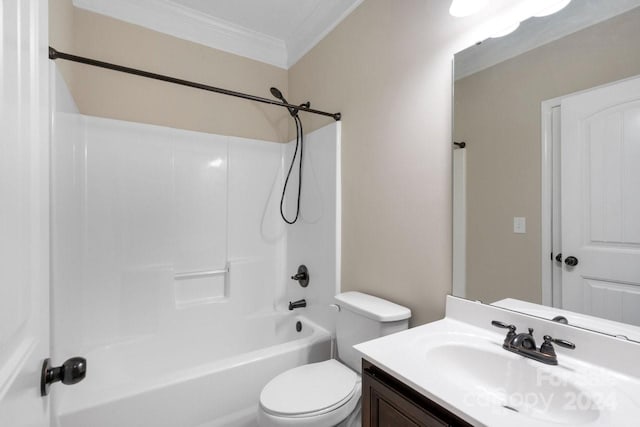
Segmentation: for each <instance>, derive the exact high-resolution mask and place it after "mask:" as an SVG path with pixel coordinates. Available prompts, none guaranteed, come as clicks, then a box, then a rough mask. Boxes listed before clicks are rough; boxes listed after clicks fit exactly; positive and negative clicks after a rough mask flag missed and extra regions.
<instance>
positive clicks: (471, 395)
mask: <svg viewBox="0 0 640 427" xmlns="http://www.w3.org/2000/svg"><path fill="white" fill-rule="evenodd" d="M497 323H500V325H498V326H500V327H496V324H497ZM503 324H507V325H509V326H510V327H512V328H513V329H517V332H516V333H517V334H518V335H520V336H526V337H527V339H530V340H531V342H530V344H531V345H532V346H534V347H533V349H534V350H535V351H538V350H542V349H540V347H541V346H542V345H546V344H548V342H547V343H546V344H543V337H545V336H549V337H554V338H556V340H555V341H562V343H564V342H565V341H566V342H571V343H575V349H570V348H566V347H564V346H561V345H554V351H553V354H554V355H555V356H557V359H556V360H553V362H556V363H557V365H555V364H553V363H545V362H550V360H547V358H546V357H537V358H536V357H532V356H536V355H535V354H533V351H534V350H532V349H531V347H530V346H527V348H525V349H524V350H523V351H521V352H517V351H514V348H513V347H509V348H508V350H509V351H507V349H506V348H505V347H503V346H504V345H506V344H507V341H509V343H514V342H517V341H518V340H515V341H514V338H513V336H512V335H509V333H510V332H511V330H509V332H506V331H505V329H503V326H502V325H503ZM544 341H549V340H548V339H545V340H544ZM355 348H356V349H357V350H358V351H360V353H361V354H362V357H363V365H362V366H363V373H362V374H363V375H362V385H363V394H362V419H363V426H382V425H392V426H491V427H501V426H504V427H507V426H509V427H510V426H514V425H517V426H519V427H534V426H536V427H538V426H552V425H558V424H564V425H582V426H589V427H595V426H602V427H604V426H607V427H608V426H623V425H635V424H637V420H638V419H640V398H638V397H637V396H640V367H639V366H637V365H638V364H637V363H636V362H635V361H637V360H638V356H640V343H637V342H631V341H628V340H626V339H625V338H622V337H615V336H611V335H606V334H603V333H597V332H593V331H590V330H586V329H580V328H576V327H573V326H568V325H563V324H559V323H557V322H553V321H551V320H547V319H543V318H538V317H534V316H528V315H525V314H522V313H517V312H514V311H510V310H506V309H503V308H499V307H494V306H490V305H485V304H482V303H480V302H473V301H469V300H464V299H461V298H456V297H451V296H450V297H448V298H447V310H446V317H445V318H444V319H442V320H440V321H437V322H433V323H429V324H426V325H422V326H419V327H416V328H412V329H409V330H407V331H404V332H400V333H397V334H393V335H389V336H386V337H383V338H379V339H375V340H372V341H368V342H365V343H362V344H359V345H356V346H355ZM545 349H546V348H545ZM603 349H606V351H603Z"/></svg>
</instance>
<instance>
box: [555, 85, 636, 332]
mask: <svg viewBox="0 0 640 427" xmlns="http://www.w3.org/2000/svg"><path fill="white" fill-rule="evenodd" d="M561 156H562V179H561V181H562V191H561V192H562V194H561V197H562V254H563V258H564V259H563V266H562V269H563V272H562V305H563V308H566V309H568V310H572V311H578V312H582V313H586V314H593V315H596V316H599V317H604V318H607V319H611V320H618V321H622V322H625V323H632V324H635V325H640V309H638V307H640V78H634V79H629V80H625V81H623V82H619V83H615V84H612V85H608V86H605V87H602V88H597V89H594V90H591V91H588V92H585V93H581V94H579V95H575V96H571V97H568V98H565V99H563V100H562V154H561ZM569 257H574V258H575V260H577V263H578V264H577V265H575V266H573V267H572V266H570V265H568V263H569V264H570V263H571V261H572V259H571V258H569Z"/></svg>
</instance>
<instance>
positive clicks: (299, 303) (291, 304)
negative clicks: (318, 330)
mask: <svg viewBox="0 0 640 427" xmlns="http://www.w3.org/2000/svg"><path fill="white" fill-rule="evenodd" d="M306 306H307V300H304V299H301V300H299V301H294V302H291V301H289V310H293V309H294V308H302V307H306Z"/></svg>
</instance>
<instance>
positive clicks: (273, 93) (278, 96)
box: [271, 87, 298, 117]
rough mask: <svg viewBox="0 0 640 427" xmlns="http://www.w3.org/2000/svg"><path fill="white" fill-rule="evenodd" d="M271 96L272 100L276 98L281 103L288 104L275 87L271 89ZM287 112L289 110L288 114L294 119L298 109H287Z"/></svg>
mask: <svg viewBox="0 0 640 427" xmlns="http://www.w3.org/2000/svg"><path fill="white" fill-rule="evenodd" d="M271 95H273V96H274V98H278V99H279V100H280V101H282V102H283V103H285V104H288V102H287V100H286V99H285V97H284V95H282V92H280V89H278V88H277V87H272V88H271ZM288 110H289V114H291V116H292V117H296V116H297V115H298V109H297V108H289V109H288Z"/></svg>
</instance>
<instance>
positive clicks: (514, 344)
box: [491, 320, 576, 365]
mask: <svg viewBox="0 0 640 427" xmlns="http://www.w3.org/2000/svg"><path fill="white" fill-rule="evenodd" d="M491 324H492V325H493V326H495V327H497V328H503V329H509V332H507V336H506V337H505V339H504V343H503V344H502V348H504V349H505V350H507V351H510V352H512V353H516V354H519V355H521V356H524V357H528V358H529V359H533V360H536V361H538V362H542V363H546V364H547V365H557V364H558V357H557V356H556V351H555V349H554V348H553V344H557V345H559V346H560V347H564V348H569V349H571V350H573V349H575V348H576V346H575V344H574V343H572V342H569V341H566V340H560V339H556V338H552V337H551V336H550V335H545V336H544V337H543V339H544V343H542V345H541V346H540V348H539V349H538V348H537V346H536V340H535V339H534V338H533V328H529V332H525V333H520V334H516V327H515V326H514V325H507V324H506V323H503V322H499V321H497V320H494V321H492V322H491Z"/></svg>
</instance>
